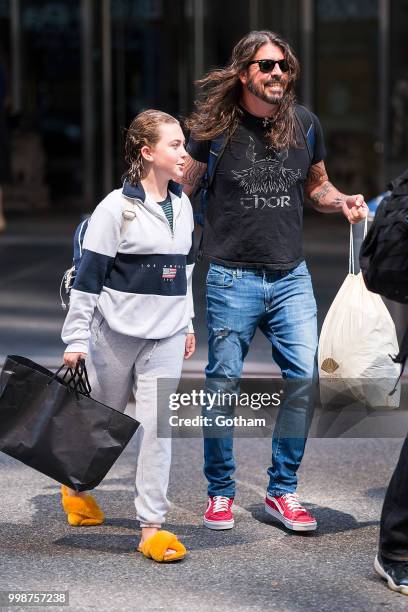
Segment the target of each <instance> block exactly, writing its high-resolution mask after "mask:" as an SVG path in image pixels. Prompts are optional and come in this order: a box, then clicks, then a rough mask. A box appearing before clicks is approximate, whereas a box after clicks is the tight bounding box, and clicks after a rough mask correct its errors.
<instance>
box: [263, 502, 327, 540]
mask: <svg viewBox="0 0 408 612" xmlns="http://www.w3.org/2000/svg"><path fill="white" fill-rule="evenodd" d="M265 511H266V512H267V513H268V514H270V515H271V516H273V517H274V518H276V519H278V521H280V522H281V523H283V524H284V525H285V527H287V528H288V529H292V530H293V531H314V530H315V529H316V527H317V522H316V519H315V518H314V517H313V516H312V515H311V514H309V512H308V511H307V510H306V508H304V507H303V506H302V505H301V504H300V502H299V498H298V496H297V495H296V493H286V494H285V495H282V496H281V497H272V495H269V493H267V494H266V497H265Z"/></svg>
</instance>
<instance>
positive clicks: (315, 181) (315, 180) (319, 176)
mask: <svg viewBox="0 0 408 612" xmlns="http://www.w3.org/2000/svg"><path fill="white" fill-rule="evenodd" d="M327 179H328V176H327V173H326V169H325V168H324V167H323V168H322V167H320V166H319V165H317V164H316V165H314V166H311V167H310V169H309V173H308V175H307V182H308V184H309V185H315V186H316V187H317V186H318V185H321V184H322V183H325V182H326V181H327Z"/></svg>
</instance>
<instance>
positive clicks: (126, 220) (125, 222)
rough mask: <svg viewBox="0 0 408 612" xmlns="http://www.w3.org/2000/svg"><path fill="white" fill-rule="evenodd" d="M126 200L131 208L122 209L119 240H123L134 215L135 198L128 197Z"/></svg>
mask: <svg viewBox="0 0 408 612" xmlns="http://www.w3.org/2000/svg"><path fill="white" fill-rule="evenodd" d="M128 202H129V203H130V204H131V208H129V207H128V208H125V209H124V210H123V211H122V224H121V226H120V239H121V240H123V238H124V237H125V235H126V232H127V230H128V227H129V225H130V224H131V223H132V221H133V219H134V218H135V217H136V203H135V200H134V199H133V198H132V199H128ZM128 202H127V203H128ZM127 203H126V205H127Z"/></svg>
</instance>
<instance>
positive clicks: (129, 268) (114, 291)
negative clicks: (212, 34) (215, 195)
mask: <svg viewBox="0 0 408 612" xmlns="http://www.w3.org/2000/svg"><path fill="white" fill-rule="evenodd" d="M185 157H186V151H185V149H184V135H183V132H182V130H181V127H180V124H179V122H178V121H177V120H176V119H175V118H174V117H172V116H170V115H167V114H166V113H163V112H161V111H157V110H147V111H144V112H142V113H140V114H139V115H138V116H137V117H136V118H135V119H134V120H133V122H132V124H131V126H130V128H129V130H128V133H127V138H126V161H127V162H128V163H129V169H128V172H127V174H126V179H125V181H124V184H123V188H122V189H116V190H114V191H112V192H111V193H110V194H109V195H107V196H106V198H105V199H104V200H103V201H102V202H101V203H100V204H99V205H98V206H97V207H96V209H95V211H94V213H93V215H92V217H91V219H90V222H89V225H88V229H87V231H86V234H85V238H84V243H83V254H82V259H81V264H80V267H79V270H78V273H77V276H76V279H75V283H74V286H73V289H72V291H71V301H70V309H69V312H68V314H67V317H66V320H65V323H64V326H63V330H62V334H61V335H62V339H63V341H64V342H65V343H66V344H67V345H68V346H67V348H66V351H65V354H64V363H65V364H66V365H68V366H70V367H74V366H75V364H76V363H77V361H78V359H83V358H86V366H87V369H88V374H89V379H90V384H91V387H92V397H93V398H94V399H97V400H99V401H101V402H103V403H104V404H107V405H108V406H111V407H113V408H116V409H117V410H120V411H122V412H124V410H125V408H126V405H127V403H128V400H129V396H130V394H131V391H132V389H133V393H134V396H135V399H136V415H135V417H136V419H137V420H138V421H139V422H140V423H141V425H140V427H139V428H138V430H137V433H136V437H137V468H136V492H135V507H136V514H137V518H138V520H139V521H140V525H141V528H142V537H141V540H140V543H139V547H138V550H139V551H140V552H141V553H143V554H144V555H145V556H146V557H149V558H153V559H155V560H156V561H174V560H176V559H181V558H183V557H184V556H185V554H186V549H185V547H184V546H183V544H181V542H179V541H178V540H177V537H176V536H175V535H174V534H172V533H170V532H168V531H160V528H161V526H162V524H163V522H164V520H165V517H166V513H167V510H168V507H169V502H168V500H167V486H168V480H169V471H170V461H171V439H158V438H157V436H156V429H157V385H158V380H157V379H159V378H162V377H163V378H167V379H172V380H171V383H170V384H171V386H173V387H174V388H173V389H168V387H169V385H168V383H169V380H167V381H166V391H167V390H169V391H170V392H173V391H176V387H177V384H178V379H179V377H180V375H181V368H182V362H183V356H184V357H185V358H186V359H188V358H189V357H191V355H192V354H193V353H194V350H195V340H194V330H193V327H192V323H191V319H192V317H193V316H194V310H193V299H192V287H191V277H192V271H193V265H194V264H193V261H192V232H193V229H194V223H193V214H192V210H191V206H190V202H189V199H188V197H187V196H186V195H185V194H183V193H182V187H181V185H179V184H177V183H175V182H173V181H178V180H180V179H181V178H182V176H183V168H184V161H185ZM61 492H62V505H63V508H64V510H65V512H66V513H67V515H68V522H69V524H71V525H98V524H100V523H102V522H103V519H104V515H103V513H102V511H101V510H100V508H99V506H98V504H97V503H96V501H95V499H94V498H93V497H92V496H91V495H88V494H86V493H76V492H75V491H73V490H71V489H68V487H64V486H63V487H62V491H61Z"/></svg>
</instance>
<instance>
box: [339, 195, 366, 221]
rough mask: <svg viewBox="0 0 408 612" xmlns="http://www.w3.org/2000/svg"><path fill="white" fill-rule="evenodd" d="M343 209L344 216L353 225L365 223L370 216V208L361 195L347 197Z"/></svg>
mask: <svg viewBox="0 0 408 612" xmlns="http://www.w3.org/2000/svg"><path fill="white" fill-rule="evenodd" d="M342 208H343V214H344V216H345V217H346V219H347V220H348V221H349V222H350V223H351V224H352V225H354V224H355V223H359V222H360V221H363V219H365V218H366V216H367V214H368V206H367V204H366V203H365V202H364V196H363V195H361V193H359V194H357V195H352V196H347V197H346V201H345V202H344V204H343V207H342Z"/></svg>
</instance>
